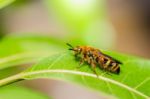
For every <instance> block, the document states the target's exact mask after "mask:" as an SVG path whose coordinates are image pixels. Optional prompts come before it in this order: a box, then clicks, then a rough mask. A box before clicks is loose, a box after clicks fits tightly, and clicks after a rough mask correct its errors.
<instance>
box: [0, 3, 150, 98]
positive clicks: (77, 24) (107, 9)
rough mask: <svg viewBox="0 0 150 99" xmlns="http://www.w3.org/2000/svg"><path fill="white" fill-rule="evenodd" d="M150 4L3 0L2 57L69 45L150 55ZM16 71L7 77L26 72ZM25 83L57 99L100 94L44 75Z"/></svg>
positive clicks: (0, 12) (0, 11)
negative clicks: (49, 78)
mask: <svg viewBox="0 0 150 99" xmlns="http://www.w3.org/2000/svg"><path fill="white" fill-rule="evenodd" d="M149 5H150V4H149V1H148V0H142V1H141V0H130V1H126V0H6V1H5V0H0V39H1V44H0V46H1V48H3V49H0V51H1V53H2V54H1V55H0V57H5V56H7V55H13V54H14V53H18V52H26V51H27V52H28V51H29V52H34V51H35V50H36V51H37V50H38V51H40V52H42V51H43V50H44V52H45V53H44V54H47V53H49V52H51V53H55V52H59V51H65V50H67V47H66V45H65V43H71V44H72V45H74V46H75V45H89V46H94V47H97V48H100V49H105V50H115V51H119V52H122V53H129V54H133V55H138V56H142V57H145V58H149V57H150V53H149V50H150V46H149V42H150V39H149V37H150V33H149V30H150V27H149V26H150V24H149V23H150V20H149V15H150V10H149V9H150V8H149ZM33 39H34V40H33ZM4 41H5V42H4ZM6 41H7V42H8V43H7V42H6ZM31 41H32V43H31ZM3 42H4V43H3ZM9 42H11V44H10V43H9ZM18 42H19V43H18ZM45 42H49V43H45ZM7 44H8V45H7ZM19 44H20V45H21V44H22V46H21V47H20V48H17V46H18V45H19ZM6 45H7V47H6V48H5V47H4V46H6ZM15 48H17V49H18V50H16V49H15ZM5 51H7V52H6V53H3V52H5ZM35 54H36V53H35ZM41 55H43V53H41ZM35 56H36V55H35ZM37 57H38V55H37ZM13 69H14V68H13ZM13 69H10V70H9V69H6V70H5V71H7V72H5V71H4V73H1V76H3V75H10V74H8V72H14V71H15V73H16V72H18V71H19V70H20V69H18V68H17V69H16V68H15V69H14V71H13ZM21 70H22V69H21ZM1 78H3V77H1ZM35 82H36V84H35ZM45 82H46V84H45ZM33 83H34V84H33ZM43 83H44V85H43ZM41 84H42V86H41ZM22 85H25V86H27V87H29V88H32V89H36V90H39V91H41V92H43V93H45V94H47V95H49V96H52V97H54V99H99V97H100V96H98V95H96V94H95V93H92V92H89V91H85V90H84V89H82V88H78V87H76V86H74V85H69V84H66V83H62V82H59V81H51V80H43V79H42V80H33V81H26V82H24V83H23V84H22ZM66 93H67V94H66ZM74 93H75V94H74ZM77 94H78V96H77ZM101 98H102V99H103V98H104V97H101ZM104 99H105V98H104Z"/></svg>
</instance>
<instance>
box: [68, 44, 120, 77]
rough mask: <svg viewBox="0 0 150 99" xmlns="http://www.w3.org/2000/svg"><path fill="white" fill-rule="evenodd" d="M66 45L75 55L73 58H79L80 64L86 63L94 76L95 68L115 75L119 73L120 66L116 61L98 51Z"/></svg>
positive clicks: (91, 48) (86, 47)
mask: <svg viewBox="0 0 150 99" xmlns="http://www.w3.org/2000/svg"><path fill="white" fill-rule="evenodd" d="M67 45H68V46H69V47H70V48H69V50H72V51H73V52H74V53H75V57H79V58H80V64H83V63H84V62H87V63H88V64H90V65H91V67H92V70H93V71H94V73H95V74H96V75H98V74H97V73H96V70H95V69H96V66H98V67H99V68H101V69H102V70H104V71H108V72H112V73H115V74H119V73H120V64H122V63H121V62H120V61H118V60H117V59H114V58H112V57H111V56H109V55H106V54H104V53H102V52H101V51H100V50H99V49H96V48H93V47H89V46H76V47H73V46H72V45H70V44H69V43H67Z"/></svg>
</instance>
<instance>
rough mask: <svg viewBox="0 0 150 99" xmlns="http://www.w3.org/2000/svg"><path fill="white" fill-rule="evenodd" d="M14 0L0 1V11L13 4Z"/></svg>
mask: <svg viewBox="0 0 150 99" xmlns="http://www.w3.org/2000/svg"><path fill="white" fill-rule="evenodd" d="M14 1H15V0H0V9H2V8H3V7H5V6H7V5H9V4H11V3H12V2H14Z"/></svg>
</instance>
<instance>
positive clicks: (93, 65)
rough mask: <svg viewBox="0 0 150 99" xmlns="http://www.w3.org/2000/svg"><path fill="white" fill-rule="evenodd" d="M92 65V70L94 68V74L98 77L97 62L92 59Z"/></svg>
mask: <svg viewBox="0 0 150 99" xmlns="http://www.w3.org/2000/svg"><path fill="white" fill-rule="evenodd" d="M91 66H92V70H93V72H94V74H96V76H97V77H98V73H97V72H96V64H95V62H94V61H92V60H91Z"/></svg>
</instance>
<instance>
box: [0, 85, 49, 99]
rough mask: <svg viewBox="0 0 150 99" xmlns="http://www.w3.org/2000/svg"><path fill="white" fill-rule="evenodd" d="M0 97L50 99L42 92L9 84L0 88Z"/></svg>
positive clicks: (10, 98) (3, 98) (2, 98)
mask: <svg viewBox="0 0 150 99" xmlns="http://www.w3.org/2000/svg"><path fill="white" fill-rule="evenodd" d="M0 98H1V99H50V98H49V97H48V96H46V95H43V94H42V93H39V92H36V91H33V90H31V89H28V88H25V87H22V86H14V85H11V86H10V85H9V86H5V87H2V88H0Z"/></svg>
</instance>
